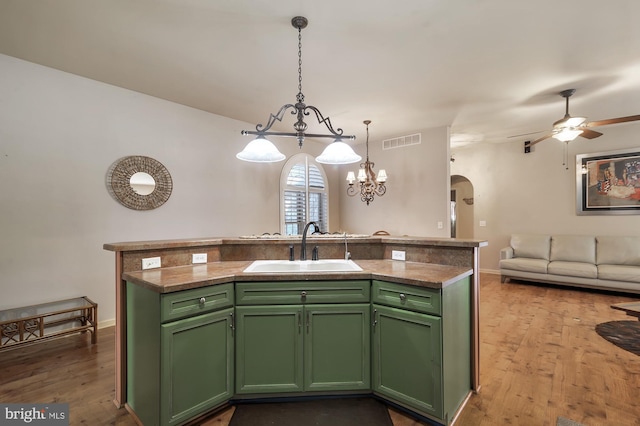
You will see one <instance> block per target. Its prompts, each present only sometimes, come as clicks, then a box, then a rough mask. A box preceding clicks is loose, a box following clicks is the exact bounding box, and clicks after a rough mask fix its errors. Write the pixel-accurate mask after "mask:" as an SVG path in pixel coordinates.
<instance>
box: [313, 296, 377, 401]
mask: <svg viewBox="0 0 640 426" xmlns="http://www.w3.org/2000/svg"><path fill="white" fill-rule="evenodd" d="M370 312H371V310H370V305H369V304H366V305H364V304H343V305H338V304H336V305H309V306H305V308H304V317H305V321H304V322H305V335H304V378H305V390H310V391H335V390H370V389H371V380H370V377H371V363H370V359H371V354H370V348H371V338H370V327H371V323H370V321H369V318H370Z"/></svg>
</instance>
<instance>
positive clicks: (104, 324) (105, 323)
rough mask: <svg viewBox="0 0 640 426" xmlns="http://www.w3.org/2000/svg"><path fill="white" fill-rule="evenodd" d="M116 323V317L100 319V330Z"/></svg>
mask: <svg viewBox="0 0 640 426" xmlns="http://www.w3.org/2000/svg"><path fill="white" fill-rule="evenodd" d="M114 325H116V319H115V318H112V319H108V320H104V321H98V330H100V329H101V328H106V327H113V326H114Z"/></svg>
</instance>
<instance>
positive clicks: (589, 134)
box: [580, 129, 602, 139]
mask: <svg viewBox="0 0 640 426" xmlns="http://www.w3.org/2000/svg"><path fill="white" fill-rule="evenodd" d="M581 130H582V133H581V134H580V136H581V137H583V138H587V139H595V138H597V137H599V136H602V133H600V132H596V131H595V130H591V129H581Z"/></svg>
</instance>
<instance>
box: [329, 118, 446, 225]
mask: <svg viewBox="0 0 640 426" xmlns="http://www.w3.org/2000/svg"><path fill="white" fill-rule="evenodd" d="M374 129H375V128H374V126H373V124H372V125H371V126H369V134H370V136H369V160H370V161H373V162H374V163H375V167H374V171H376V172H377V171H378V170H380V169H385V170H386V172H387V174H388V176H389V179H388V181H387V193H386V194H385V195H384V196H382V197H377V196H376V197H375V199H374V201H373V202H371V203H370V204H369V205H368V206H367V204H366V203H364V202H362V201H361V200H360V196H359V195H356V196H354V197H349V196H347V194H346V181H345V179H346V176H347V171H349V170H352V171H354V173H355V174H356V176H357V174H358V173H357V172H358V167H359V165H358V164H352V165H348V166H340V170H341V174H340V179H341V180H342V192H341V195H340V197H341V198H340V218H341V224H342V226H343V227H344V229H345V230H346V231H348V232H352V233H363V234H371V233H373V232H376V231H380V230H384V231H387V232H389V233H390V234H392V235H411V236H429V237H449V236H450V235H451V233H450V230H449V229H450V228H449V226H450V223H451V217H450V210H449V198H450V192H449V191H450V179H449V169H448V167H449V143H448V141H449V129H448V128H447V127H438V128H433V129H419V130H409V131H407V132H406V133H404V134H403V135H387V136H378V135H375V133H374V131H375V130H374ZM414 133H422V143H421V144H419V145H409V146H406V147H403V148H394V149H388V150H383V149H382V140H384V139H389V138H393V137H398V136H405V135H410V134H414ZM358 140H359V141H360V142H364V141H365V140H366V134H365V135H363V136H360V135H358ZM355 150H356V152H358V154H360V155H361V156H362V158H363V161H364V159H365V157H366V147H365V145H364V144H359V145H357V146H356V147H355ZM438 222H442V224H443V227H442V229H438V226H437V225H438Z"/></svg>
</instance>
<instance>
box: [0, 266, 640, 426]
mask: <svg viewBox="0 0 640 426" xmlns="http://www.w3.org/2000/svg"><path fill="white" fill-rule="evenodd" d="M480 281H481V284H480V287H481V291H480V308H481V313H480V315H481V322H480V324H481V333H480V334H481V336H480V337H481V375H480V377H481V384H482V388H481V390H480V392H479V393H478V394H475V395H473V396H472V397H471V399H470V401H469V403H468V404H467V406H466V407H465V409H464V410H463V412H462V414H461V415H460V417H459V419H458V422H457V423H456V424H457V425H463V426H467V425H468V426H489V425H490V426H495V425H523V426H529V425H531V426H543V425H546V426H555V424H556V418H557V417H558V416H563V417H567V418H570V419H572V420H575V421H577V422H580V423H583V424H584V425H587V426H591V425H615V426H625V425H640V404H638V403H637V401H638V391H639V389H640V357H638V356H636V355H634V354H632V353H630V352H627V351H625V350H623V349H620V348H618V347H616V346H614V345H613V344H611V343H609V342H607V341H605V340H604V339H602V338H601V337H600V336H598V335H597V334H596V333H595V331H594V327H595V325H596V324H598V323H600V322H606V321H611V320H629V319H632V318H631V317H628V316H626V315H625V314H624V313H623V312H621V311H616V310H614V309H611V308H610V305H611V304H613V303H620V302H628V301H632V300H637V299H640V297H636V298H633V297H630V296H625V295H620V294H607V293H601V292H589V291H582V290H576V289H570V288H558V287H554V286H540V285H533V284H523V283H515V282H514V283H506V284H500V279H499V277H498V276H496V275H491V274H481V279H480ZM113 395H114V328H113V327H109V328H104V329H101V330H100V332H99V333H98V344H97V345H91V344H90V340H89V337H87V336H86V335H73V336H69V337H66V338H61V339H58V340H53V341H48V342H43V343H40V344H37V345H33V346H30V347H26V348H20V349H13V350H9V351H4V352H0V401H1V402H3V403H12V402H16V403H17V402H19V403H48V402H68V403H69V405H70V417H71V421H70V423H71V424H72V425H82V424H87V425H109V424H110V425H134V424H135V422H134V421H133V419H132V417H131V416H129V415H128V414H127V412H126V411H125V410H124V409H117V408H116V407H115V406H114V405H113V402H112V399H113ZM232 413H233V408H231V409H228V410H226V411H224V412H222V413H219V414H218V415H217V416H215V417H213V418H210V419H208V420H207V421H206V423H204V424H205V425H207V426H214V425H215V426H226V425H228V422H229V419H230V418H231V415H232ZM391 416H392V419H393V423H394V426H419V425H424V423H421V422H417V421H415V420H413V419H411V418H410V417H406V416H404V415H402V414H400V413H397V412H395V411H391Z"/></svg>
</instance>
